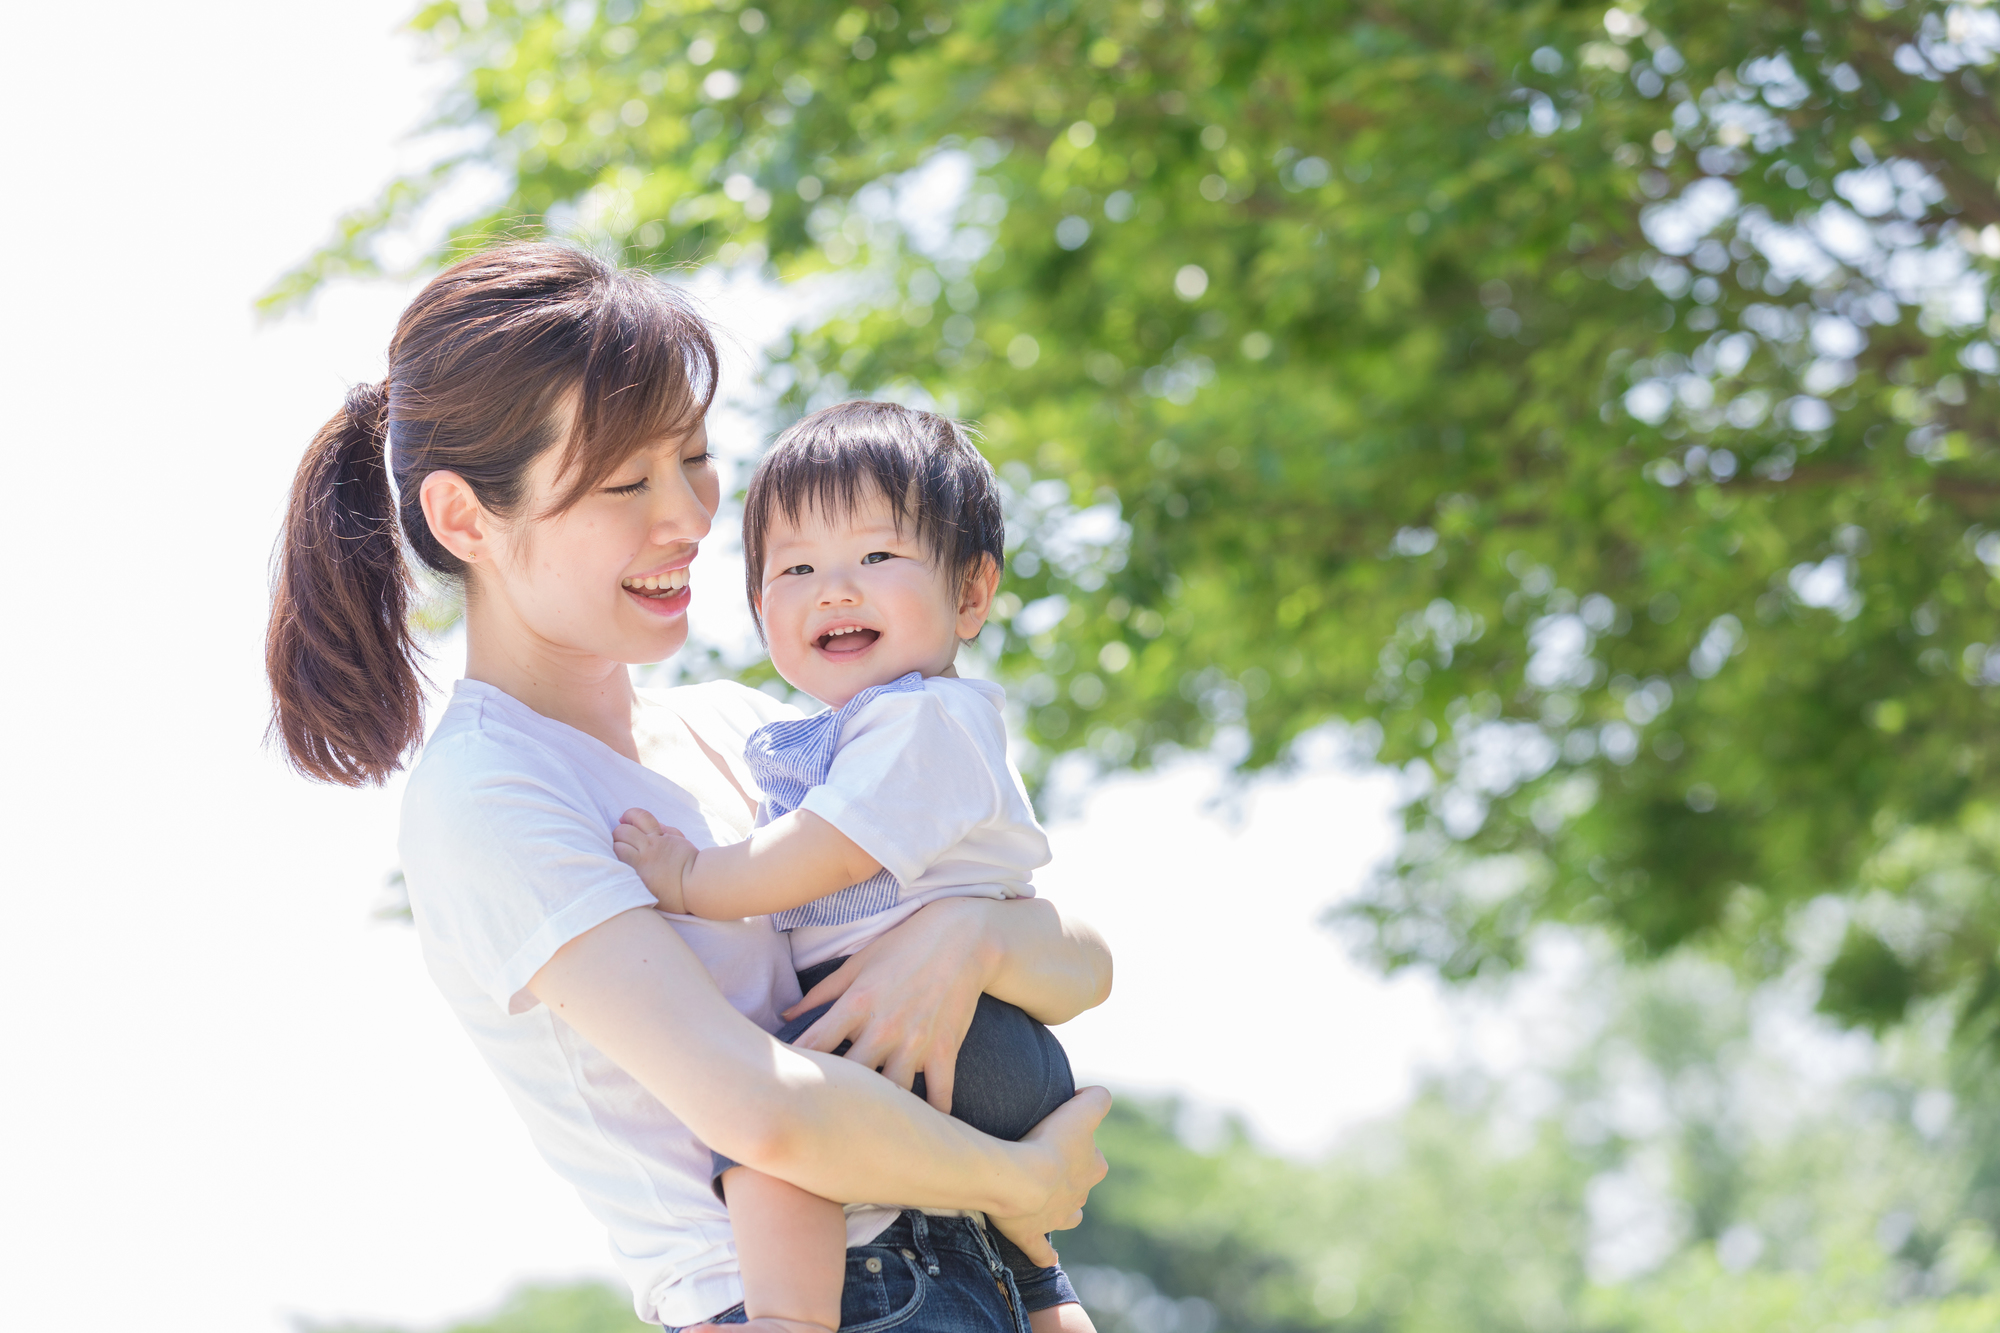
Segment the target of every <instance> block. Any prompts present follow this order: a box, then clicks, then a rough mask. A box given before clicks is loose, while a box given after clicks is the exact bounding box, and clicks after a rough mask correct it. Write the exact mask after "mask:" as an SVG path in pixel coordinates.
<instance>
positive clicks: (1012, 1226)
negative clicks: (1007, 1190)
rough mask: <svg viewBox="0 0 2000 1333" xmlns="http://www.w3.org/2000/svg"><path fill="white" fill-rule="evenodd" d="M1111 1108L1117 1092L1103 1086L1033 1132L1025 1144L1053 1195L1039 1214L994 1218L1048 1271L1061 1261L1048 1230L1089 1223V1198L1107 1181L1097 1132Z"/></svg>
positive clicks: (1082, 1095)
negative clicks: (1036, 1158)
mask: <svg viewBox="0 0 2000 1333" xmlns="http://www.w3.org/2000/svg"><path fill="white" fill-rule="evenodd" d="M1110 1109H1111V1094H1110V1093H1108V1092H1106V1091H1105V1090H1104V1089H1103V1088H1084V1089H1081V1090H1080V1091H1078V1093H1077V1094H1076V1096H1074V1097H1072V1098H1070V1099H1069V1100H1068V1101H1066V1102H1064V1103H1063V1104H1062V1105H1061V1106H1058V1107H1057V1108H1056V1109H1055V1111H1054V1112H1053V1113H1052V1114H1051V1115H1050V1116H1049V1117H1048V1119H1046V1120H1044V1121H1042V1123H1041V1124H1039V1125H1036V1126H1035V1127H1034V1128H1033V1129H1031V1130H1029V1131H1028V1133H1027V1136H1026V1137H1024V1138H1023V1139H1022V1140H1021V1143H1022V1146H1023V1147H1028V1146H1032V1147H1033V1148H1034V1149H1035V1150H1036V1151H1037V1152H1038V1153H1045V1154H1047V1155H1046V1156H1044V1157H1041V1158H1040V1160H1041V1162H1042V1164H1043V1169H1044V1170H1045V1171H1046V1173H1047V1174H1046V1175H1045V1176H1044V1177H1043V1179H1044V1180H1045V1181H1046V1183H1047V1185H1048V1189H1049V1193H1048V1197H1047V1199H1046V1201H1045V1202H1044V1203H1043V1205H1042V1207H1041V1208H1040V1209H1039V1210H1037V1211H1036V1212H1033V1213H1029V1214H1025V1215H1023V1216H1020V1217H994V1218H993V1219H992V1221H993V1225H994V1226H996V1227H998V1228H999V1229H1000V1230H1001V1232H1002V1233H1004V1234H1005V1235H1006V1237H1007V1238H1008V1239H1009V1240H1011V1241H1013V1242H1014V1243H1015V1244H1016V1245H1018V1246H1020V1247H1021V1249H1022V1250H1023V1251H1024V1252H1025V1253H1026V1254H1027V1255H1028V1257H1029V1258H1031V1259H1033V1260H1034V1261H1035V1262H1036V1263H1038V1264H1040V1265H1042V1266H1043V1267H1047V1266H1048V1265H1050V1264H1052V1263H1054V1262H1055V1250H1054V1248H1053V1247H1052V1246H1050V1245H1049V1243H1048V1239H1047V1237H1046V1236H1045V1235H1044V1233H1045V1232H1050V1231H1067V1230H1068V1229H1069V1228H1071V1227H1073V1226H1075V1225H1077V1224H1078V1223H1079V1222H1081V1221H1083V1204H1084V1200H1085V1199H1087V1198H1088V1197H1089V1196H1090V1190H1091V1187H1092V1186H1093V1185H1095V1184H1097V1182H1098V1181H1100V1180H1102V1179H1104V1174H1105V1171H1106V1170H1107V1169H1108V1168H1107V1167H1106V1165H1105V1161H1104V1154H1103V1153H1101V1152H1099V1151H1098V1150H1097V1140H1096V1137H1095V1136H1096V1132H1097V1126H1098V1123H1099V1122H1100V1121H1102V1120H1103V1119H1104V1116H1105V1113H1106V1112H1108V1111H1109V1110H1110Z"/></svg>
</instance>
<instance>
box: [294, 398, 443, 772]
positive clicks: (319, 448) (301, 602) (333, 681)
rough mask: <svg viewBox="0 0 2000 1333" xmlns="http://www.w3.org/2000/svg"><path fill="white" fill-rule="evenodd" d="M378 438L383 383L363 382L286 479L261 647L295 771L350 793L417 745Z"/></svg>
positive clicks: (383, 421) (416, 704)
mask: <svg viewBox="0 0 2000 1333" xmlns="http://www.w3.org/2000/svg"><path fill="white" fill-rule="evenodd" d="M387 434H388V392H387V386H385V385H381V384H360V385H356V386H355V387H354V388H352V389H350V390H348V392H347V403H346V405H345V406H344V407H343V408H342V409H341V410H340V412H339V413H338V414H337V415H335V417H334V418H333V420H331V421H329V422H327V423H326V425H324V426H322V427H321V428H320V431H319V434H318V435H316V436H314V437H313V442H312V445H311V447H309V448H308V449H307V450H306V455H305V458H304V459H303V460H301V462H300V463H299V471H298V475H297V476H296V477H295V478H294V479H293V482H292V497H291V504H290V506H289V507H288V509H287V511H286V514H285V528H284V533H283V535H282V536H281V537H280V538H279V543H278V557H277V573H276V578H275V580H274V582H275V586H274V588H273V591H272V603H271V625H270V630H269V633H268V635H267V636H266V639H265V644H264V669H265V672H266V674H267V675H268V676H269V677H270V681H271V693H272V699H273V708H272V720H271V730H272V732H273V733H274V734H275V735H276V736H277V737H278V738H279V740H280V741H282V743H283V745H284V748H285V753H286V756H287V757H288V758H289V759H290V760H291V763H292V766H293V767H294V768H296V769H298V770H299V771H300V772H301V773H304V774H306V775H307V776H308V777H314V778H319V779H321V780H322V781H326V782H337V783H340V784H341V785H342V786H347V787H360V786H366V785H372V784H377V783H381V782H384V781H386V780H387V779H388V777H389V775H390V774H391V773H393V772H395V771H396V769H397V768H398V767H400V766H401V764H402V760H403V757H404V756H405V755H406V754H408V753H409V752H410V751H411V750H412V749H414V748H415V747H416V745H417V742H418V741H420V740H421V739H422V738H423V679H422V677H421V675H420V674H419V673H418V671H417V663H416V654H417V648H416V642H415V640H414V639H413V638H412V637H411V634H410V627H409V619H408V611H409V600H410V576H409V571H408V570H407V569H406V568H405V567H404V563H403V552H402V543H401V536H400V532H399V530H398V527H397V524H396V502H395V496H394V494H393V493H392V491H391V489H390V486H389V469H388V465H387V463H386V462H385V461H384V459H383V445H384V443H385V442H386V439H387Z"/></svg>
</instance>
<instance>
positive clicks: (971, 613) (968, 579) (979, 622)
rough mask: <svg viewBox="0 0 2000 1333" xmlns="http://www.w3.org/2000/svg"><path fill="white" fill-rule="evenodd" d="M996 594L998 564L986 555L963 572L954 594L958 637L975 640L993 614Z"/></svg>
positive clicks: (998, 584)
mask: <svg viewBox="0 0 2000 1333" xmlns="http://www.w3.org/2000/svg"><path fill="white" fill-rule="evenodd" d="M999 591H1000V562H999V561H997V560H995V559H994V558H993V557H992V556H990V555H982V556H980V557H979V563H978V564H976V565H974V566H973V567H972V568H971V569H970V570H968V571H967V572H966V575H965V583H964V585H963V586H962V587H961V588H960V589H959V593H958V637H959V638H961V639H976V638H978V637H979V631H980V630H982V629H984V628H985V626H986V617H987V616H989V615H991V614H992V612H993V595H994V594H995V593H997V592H999Z"/></svg>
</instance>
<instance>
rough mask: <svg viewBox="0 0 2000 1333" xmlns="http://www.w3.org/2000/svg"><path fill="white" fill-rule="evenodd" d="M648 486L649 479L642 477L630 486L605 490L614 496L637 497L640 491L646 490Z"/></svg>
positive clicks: (609, 487) (612, 487)
mask: <svg viewBox="0 0 2000 1333" xmlns="http://www.w3.org/2000/svg"><path fill="white" fill-rule="evenodd" d="M648 484H649V479H648V478H646V477H641V478H639V480H637V481H635V482H633V483H632V484H631V485H630V486H606V487H605V488H604V489H605V490H606V491H608V492H609V493H610V494H612V495H637V494H638V493H639V492H640V491H643V490H645V489H646V487H647V485H648Z"/></svg>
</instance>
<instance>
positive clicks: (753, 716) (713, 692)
mask: <svg viewBox="0 0 2000 1333" xmlns="http://www.w3.org/2000/svg"><path fill="white" fill-rule="evenodd" d="M644 693H646V694H647V695H649V696H651V698H653V699H654V700H655V701H657V702H659V703H661V704H664V705H665V706H666V707H668V708H671V709H672V710H673V711H674V712H676V713H678V714H680V715H681V716H682V717H683V718H688V717H689V715H690V714H698V715H701V716H703V717H705V718H706V719H709V720H712V721H713V722H715V723H717V724H719V727H718V728H717V729H719V730H721V731H724V732H727V733H729V734H732V735H734V736H735V737H737V738H738V740H739V741H741V740H742V739H743V738H746V737H748V736H749V735H750V733H751V732H753V731H755V730H757V728H759V727H761V726H764V725H765V724H767V723H771V722H785V721H789V720H791V719H793V718H797V717H801V716H803V714H801V713H800V712H799V710H798V709H796V708H794V707H792V706H791V705H790V704H788V703H786V702H785V701H784V700H782V699H776V698H773V697H772V696H770V695H768V694H766V693H764V691H762V690H756V689H752V688H750V687H749V686H748V685H745V684H743V683H742V682H741V681H735V680H710V681H703V682H702V683H701V684H699V685H676V686H673V687H672V688H671V689H664V690H647V691H645V692H644ZM703 730H706V729H703Z"/></svg>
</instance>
